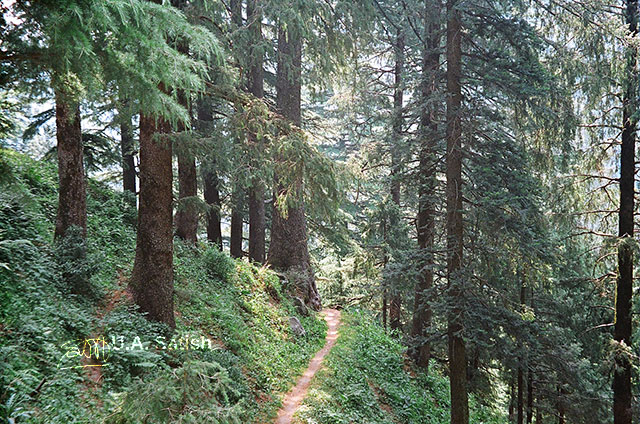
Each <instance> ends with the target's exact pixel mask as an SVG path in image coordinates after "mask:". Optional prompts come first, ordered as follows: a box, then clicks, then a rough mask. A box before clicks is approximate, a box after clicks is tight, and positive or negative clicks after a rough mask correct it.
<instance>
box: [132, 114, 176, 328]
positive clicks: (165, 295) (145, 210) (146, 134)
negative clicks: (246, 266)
mask: <svg viewBox="0 0 640 424" xmlns="http://www.w3.org/2000/svg"><path fill="white" fill-rule="evenodd" d="M169 130H170V127H169V125H168V123H167V122H165V121H163V120H161V119H156V118H154V117H151V116H148V115H145V114H141V115H140V199H139V203H140V205H139V210H138V236H137V241H136V257H135V263H134V266H133V273H132V276H131V282H130V287H131V293H132V294H133V299H134V301H135V302H136V304H137V305H138V306H139V307H140V310H141V311H142V312H146V313H147V314H148V317H149V318H150V319H152V320H154V321H159V322H163V323H165V324H167V325H168V326H169V328H171V329H174V328H175V319H174V315H173V232H172V218H173V207H172V199H173V194H172V178H173V176H172V152H171V150H172V149H171V143H170V141H169V140H166V139H164V138H163V139H159V138H158V136H159V135H163V134H165V135H166V134H168V133H169Z"/></svg>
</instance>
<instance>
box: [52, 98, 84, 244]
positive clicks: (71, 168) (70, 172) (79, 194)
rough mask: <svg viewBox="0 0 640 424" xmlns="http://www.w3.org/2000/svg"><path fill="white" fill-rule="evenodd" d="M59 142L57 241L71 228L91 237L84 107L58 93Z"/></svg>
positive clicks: (57, 122) (57, 135)
mask: <svg viewBox="0 0 640 424" xmlns="http://www.w3.org/2000/svg"><path fill="white" fill-rule="evenodd" d="M56 139H57V141H58V147H57V151H58V182H59V189H58V212H57V215H56V228H55V235H54V237H55V239H56V240H60V239H62V238H63V237H64V236H65V235H66V234H67V230H69V228H71V227H77V228H78V229H80V233H81V235H82V238H83V239H85V238H86V236H87V183H86V179H85V174H84V161H83V160H84V158H83V146H82V130H81V127H80V105H79V103H78V102H77V101H76V100H73V99H72V98H71V96H69V95H67V93H65V92H64V91H63V90H60V89H56Z"/></svg>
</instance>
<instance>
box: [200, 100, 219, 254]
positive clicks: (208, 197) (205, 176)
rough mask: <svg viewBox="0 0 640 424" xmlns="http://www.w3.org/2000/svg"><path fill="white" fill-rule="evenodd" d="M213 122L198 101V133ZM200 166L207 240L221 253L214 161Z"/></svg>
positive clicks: (207, 161) (209, 159)
mask: <svg viewBox="0 0 640 424" xmlns="http://www.w3.org/2000/svg"><path fill="white" fill-rule="evenodd" d="M211 121H213V113H212V109H211V107H210V105H209V104H208V102H207V101H205V99H200V100H199V101H198V120H197V123H198V126H199V130H200V131H206V130H207V129H208V125H207V123H210V122H211ZM205 159H206V160H205V161H204V163H203V164H202V165H201V167H200V169H201V171H202V186H203V191H204V200H205V202H206V203H207V206H208V207H209V210H208V213H207V240H209V242H210V243H213V244H215V245H216V246H218V249H220V250H221V251H222V228H221V224H220V209H221V208H222V202H221V200H220V190H219V181H218V174H217V172H216V169H215V160H214V159H212V158H210V157H209V158H205Z"/></svg>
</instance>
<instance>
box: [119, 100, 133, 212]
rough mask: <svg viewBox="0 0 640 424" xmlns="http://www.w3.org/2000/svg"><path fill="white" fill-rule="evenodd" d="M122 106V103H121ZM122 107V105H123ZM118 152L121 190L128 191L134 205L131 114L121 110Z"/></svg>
mask: <svg viewBox="0 0 640 424" xmlns="http://www.w3.org/2000/svg"><path fill="white" fill-rule="evenodd" d="M123 106H124V105H123ZM123 109H124V107H123ZM119 115H120V152H121V155H122V190H123V191H125V192H126V191H128V192H130V193H131V194H133V196H130V198H131V202H132V206H133V207H135V206H136V197H135V195H136V166H135V163H134V161H133V149H134V146H133V125H132V124H131V115H129V114H128V113H127V112H126V111H124V110H122V111H121V112H120V113H119Z"/></svg>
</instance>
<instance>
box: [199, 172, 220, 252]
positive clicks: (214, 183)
mask: <svg viewBox="0 0 640 424" xmlns="http://www.w3.org/2000/svg"><path fill="white" fill-rule="evenodd" d="M202 179H203V183H204V200H205V201H206V202H207V205H209V208H210V209H209V213H208V214H207V240H209V241H210V242H211V243H213V244H215V245H216V246H218V249H220V250H221V251H222V229H221V225H220V208H221V207H222V202H221V201H220V192H219V190H218V175H217V174H216V172H215V171H213V170H211V169H205V170H204V172H203V175H202Z"/></svg>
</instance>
